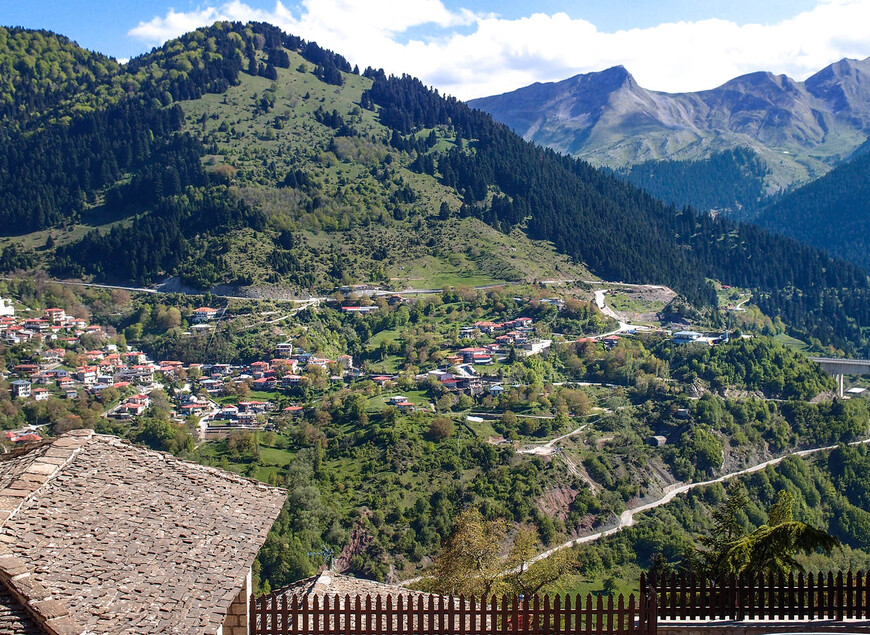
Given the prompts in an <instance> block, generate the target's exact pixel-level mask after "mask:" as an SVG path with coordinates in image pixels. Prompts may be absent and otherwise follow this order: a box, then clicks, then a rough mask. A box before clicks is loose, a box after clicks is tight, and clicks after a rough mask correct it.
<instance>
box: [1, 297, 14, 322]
mask: <svg viewBox="0 0 870 635" xmlns="http://www.w3.org/2000/svg"><path fill="white" fill-rule="evenodd" d="M5 315H8V316H10V317H13V316H14V315H15V307H14V306H12V300H9V299H7V298H0V316H5Z"/></svg>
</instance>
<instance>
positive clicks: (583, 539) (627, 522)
mask: <svg viewBox="0 0 870 635" xmlns="http://www.w3.org/2000/svg"><path fill="white" fill-rule="evenodd" d="M866 444H870V439H864V440H862V441H853V442H852V443H849V444H848V445H866ZM838 446H839V444H836V445H826V446H824V447H819V448H810V449H808V450H796V451H794V452H790V453H789V454H784V455H783V456H780V457H777V458H775V459H770V460H768V461H764V462H763V463H759V464H758V465H753V466H752V467H747V468H745V469H742V470H737V471H736V472H729V473H728V474H723V475H722V476H720V477H718V478H714V479H712V480H709V481H698V482H697V483H675V484H673V485H670V486H669V487H667V488H666V490H665V494H664V496H662V497H661V498H659V499H657V500H654V501H651V502H649V503H645V504H643V505H640V506H638V507H634V508H632V509H626V510H625V511H624V512H622V514H620V516H619V522H618V523H617V524H616V526H615V527H612V528H610V529H606V530H604V531H599V532H597V533H594V534H589V535H587V536H580V537H579V538H572V539H571V540H568V541H566V542H563V543H562V544H561V545H557V546H555V547H553V548H552V549H548V550H547V551H544V552H542V553H539V554H538V555H537V556H535V557H534V558H532V559H531V560H529V564H531V563H533V562H537V561H538V560H543V559H544V558H548V557H549V556H551V555H553V554H554V553H556V552H557V551H561V550H562V549H566V548H568V547H573V546H574V545H581V544H584V543H587V542H594V541H596V540H598V539H599V538H604V537H605V536H610V535H612V534H615V533H616V532H617V531H619V530H620V529H624V528H625V527H631V526H632V525H633V524H634V517H635V516H637V515H638V514H642V513H643V512H646V511H649V510H651V509H655V508H656V507H661V506H662V505H667V504H668V503H670V502H671V501H672V500H674V498H676V497H677V496H679V495H680V494H685V493H686V492H688V491H689V490H692V489H695V488H696V487H704V486H706V485H713V484H714V483H722V482H723V481H727V480H729V479H732V478H735V477H738V476H744V475H746V474H752V473H753V472H758V471H759V470H763V469H764V468H766V467H768V466H770V465H777V464H778V463H781V462H782V461H784V460H785V459H787V458H788V457H790V456H808V455H811V454H816V453H818V452H829V451H831V450H835V449H837V447H838Z"/></svg>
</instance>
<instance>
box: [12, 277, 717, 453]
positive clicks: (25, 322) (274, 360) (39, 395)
mask: <svg viewBox="0 0 870 635" xmlns="http://www.w3.org/2000/svg"><path fill="white" fill-rule="evenodd" d="M345 290H346V291H358V289H353V288H347V289H345ZM363 293H364V292H363ZM357 297H358V296H357ZM363 297H365V295H363ZM516 300H519V301H521V302H523V301H524V300H523V299H522V298H516ZM407 302H408V299H406V298H405V297H403V296H402V295H400V294H391V295H389V297H387V298H386V303H387V305H389V306H390V307H394V306H396V305H398V304H403V303H407ZM543 302H545V303H548V304H550V305H552V306H553V307H555V308H556V309H557V310H562V309H564V301H563V300H562V299H561V298H558V297H556V298H551V299H545V300H543ZM337 304H338V306H337V308H338V309H339V310H340V311H341V312H343V313H347V314H354V313H357V314H367V313H371V312H373V311H376V310H379V308H380V306H379V305H377V304H372V303H368V304H364V303H362V302H359V301H358V300H357V301H353V300H351V301H339V302H337ZM381 304H383V303H381ZM25 313H27V314H33V313H34V312H33V311H25ZM224 313H225V309H224V310H220V309H216V308H212V307H208V306H203V307H198V308H196V309H194V310H193V311H192V313H191V319H190V327H189V330H188V331H187V333H186V334H187V335H188V336H190V337H209V335H210V334H211V333H212V332H213V331H214V330H215V327H216V323H218V322H219V321H220V320H221V319H222V318H223V317H224ZM636 329H642V330H650V329H649V328H648V327H643V326H635V325H630V324H625V323H620V328H619V329H617V330H615V331H613V332H609V333H603V334H600V335H591V336H584V337H580V338H576V339H575V340H573V341H575V342H576V343H579V344H582V343H584V342H591V343H594V344H599V343H600V345H602V346H603V347H604V349H605V350H609V349H611V348H612V347H613V346H615V345H616V343H617V342H618V341H619V339H620V338H621V337H626V336H628V337H631V336H632V335H633V334H634V333H635V332H636ZM0 339H2V341H3V342H4V343H5V344H6V345H7V346H15V345H18V344H24V345H27V346H28V350H30V351H32V352H33V357H32V359H29V360H25V361H22V362H21V363H18V364H15V365H13V366H11V367H10V368H8V369H5V370H4V372H3V376H5V377H7V378H8V380H9V387H10V391H11V397H12V398H14V399H21V400H33V401H46V400H48V399H49V398H51V397H55V398H59V399H67V400H75V399H78V398H80V397H81V396H83V395H87V396H89V397H92V398H100V396H101V395H109V396H110V397H111V398H110V399H109V402H110V403H105V406H106V409H105V412H104V416H105V417H107V418H109V419H113V420H117V421H131V422H132V421H133V420H135V419H136V418H138V417H141V416H143V415H144V414H145V413H146V412H147V410H148V408H149V406H150V405H151V401H152V400H151V397H150V396H149V395H150V393H151V392H152V391H153V390H155V389H167V388H170V387H171V389H170V390H169V392H170V393H171V395H172V407H173V409H172V410H171V412H170V416H171V418H172V419H173V420H174V421H176V422H177V423H179V424H180V425H182V424H184V423H190V422H195V428H196V431H197V434H198V441H199V442H204V441H207V440H214V439H219V438H223V437H226V436H227V435H228V434H230V433H231V432H234V431H246V430H247V431H252V430H269V429H273V428H274V426H273V423H272V419H273V418H274V417H276V416H284V417H291V418H292V417H293V416H295V415H297V414H299V413H301V412H302V411H303V407H304V405H305V403H304V399H303V396H302V393H301V392H300V390H299V389H300V388H303V387H305V386H307V385H309V384H310V383H311V381H312V377H317V378H318V379H320V380H324V379H325V380H326V381H327V382H328V383H330V384H332V386H333V387H336V386H341V385H344V384H350V383H351V382H355V381H361V380H370V381H371V382H373V383H374V385H376V386H377V387H378V388H379V389H380V393H381V394H382V399H383V402H384V405H386V406H391V407H394V408H396V409H397V410H398V411H400V412H414V411H418V410H422V411H429V412H435V411H436V405H435V403H433V401H425V402H423V403H421V402H420V400H419V399H418V400H416V401H413V400H411V399H409V398H408V397H406V396H405V395H403V394H401V391H397V388H398V386H397V379H398V377H397V374H395V373H393V374H386V373H382V372H368V373H367V372H365V371H364V370H362V369H361V368H359V367H357V366H356V365H355V364H354V358H353V357H352V356H351V355H348V354H342V355H337V356H335V357H334V358H328V357H320V356H317V355H315V354H313V353H310V352H307V351H306V350H304V349H301V348H299V347H298V346H295V345H294V343H293V342H291V341H285V342H279V343H277V344H276V345H274V347H273V348H272V349H271V350H267V351H263V358H262V359H259V360H257V361H253V362H250V363H247V364H228V363H210V364H208V363H196V362H191V363H184V362H181V361H177V360H158V361H155V360H152V359H150V358H149V357H148V355H147V354H146V353H144V352H142V351H138V350H121V349H119V347H118V345H117V344H115V343H112V338H111V337H109V336H108V335H107V333H106V331H105V329H104V327H103V326H100V325H97V324H90V323H89V322H88V321H87V320H86V319H83V318H80V317H76V316H73V315H68V314H67V313H66V312H65V311H64V309H61V308H56V307H51V308H47V309H44V310H42V311H41V315H36V316H28V317H22V316H21V315H19V316H18V317H16V314H15V308H14V306H13V303H12V301H11V300H7V299H0ZM459 339H460V340H461V341H462V342H465V343H468V344H469V345H467V346H462V347H457V348H454V349H451V350H445V351H443V361H442V363H440V364H439V365H438V366H437V368H433V369H430V370H427V371H426V372H421V373H419V374H417V375H415V376H414V378H413V379H414V381H415V382H416V385H417V387H424V386H427V385H431V383H432V382H433V381H434V382H436V383H437V385H438V386H439V387H440V389H439V392H447V393H450V394H454V395H460V394H465V395H468V396H469V397H472V398H477V397H481V396H485V395H490V396H492V397H498V396H500V395H501V394H502V393H503V392H504V391H505V388H506V386H505V381H504V379H503V378H502V377H500V376H499V375H498V374H489V373H487V372H486V370H485V369H486V367H488V366H492V365H494V364H499V363H504V362H506V361H507V360H508V358H509V356H512V357H513V358H521V357H528V356H534V355H539V354H541V353H545V352H546V351H548V350H549V348H550V347H551V346H552V345H553V340H552V339H548V338H542V337H539V336H538V335H537V334H536V331H535V320H534V319H533V318H532V317H529V316H523V315H520V316H518V317H515V318H513V319H509V320H504V321H501V322H495V321H491V320H476V321H474V322H473V323H471V324H468V325H465V326H461V327H460V328H459ZM672 339H673V341H674V342H675V343H678V344H689V343H702V344H705V345H715V344H717V343H721V342H727V341H728V334H727V332H726V333H724V334H713V335H704V334H702V333H700V332H696V331H679V332H677V333H674V334H673V335H672ZM103 401H104V402H105V400H103ZM279 401H280V404H279ZM6 438H7V440H8V441H10V442H12V443H26V442H29V441H34V440H39V439H40V436H39V434H38V432H37V430H36V429H34V428H33V426H30V427H28V428H27V429H23V430H18V431H10V432H7V433H6Z"/></svg>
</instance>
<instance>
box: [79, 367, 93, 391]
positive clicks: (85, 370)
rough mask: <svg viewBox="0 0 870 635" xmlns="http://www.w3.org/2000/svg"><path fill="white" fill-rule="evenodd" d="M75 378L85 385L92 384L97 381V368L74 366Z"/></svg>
mask: <svg viewBox="0 0 870 635" xmlns="http://www.w3.org/2000/svg"><path fill="white" fill-rule="evenodd" d="M75 378H76V379H77V380H79V381H80V382H82V383H83V384H85V385H86V386H87V385H90V384H94V383H96V381H97V368H96V367H95V366H79V367H78V368H76V372H75Z"/></svg>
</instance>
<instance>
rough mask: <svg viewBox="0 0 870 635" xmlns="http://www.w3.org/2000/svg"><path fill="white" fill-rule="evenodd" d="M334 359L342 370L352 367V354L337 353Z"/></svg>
mask: <svg viewBox="0 0 870 635" xmlns="http://www.w3.org/2000/svg"><path fill="white" fill-rule="evenodd" d="M336 361H337V362H338V364H339V366H341V367H342V368H343V369H344V370H350V369H352V368H353V355H339V356H338V357H337V358H336Z"/></svg>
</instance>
